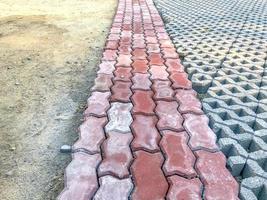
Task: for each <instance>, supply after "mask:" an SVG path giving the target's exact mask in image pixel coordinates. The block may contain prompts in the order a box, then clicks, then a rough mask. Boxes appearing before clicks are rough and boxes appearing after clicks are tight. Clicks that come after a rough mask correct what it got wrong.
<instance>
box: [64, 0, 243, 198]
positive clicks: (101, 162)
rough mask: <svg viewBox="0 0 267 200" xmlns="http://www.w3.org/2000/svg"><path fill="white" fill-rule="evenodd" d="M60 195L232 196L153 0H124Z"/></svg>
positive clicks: (213, 140) (230, 182)
mask: <svg viewBox="0 0 267 200" xmlns="http://www.w3.org/2000/svg"><path fill="white" fill-rule="evenodd" d="M97 74H98V75H97V78H96V79H95V85H94V87H93V88H92V95H91V96H90V98H89V99H88V108H87V109H86V111H85V118H86V119H85V122H84V123H83V124H82V125H81V127H80V139H79V140H78V141H77V142H76V143H75V144H74V146H73V148H74V149H76V153H73V160H72V162H71V163H70V164H69V166H68V167H67V169H66V180H65V189H64V191H63V192H62V193H61V194H60V196H59V199H60V200H83V199H84V200H85V199H86V200H88V199H99V200H113V199H114V200H121V199H136V200H158V199H171V200H172V199H179V200H189V199H192V200H197V199H203V198H204V199H210V200H215V199H221V200H226V199H227V200H234V199H237V198H238V197H237V195H238V184H237V182H236V181H235V180H234V178H233V177H232V176H231V174H230V173H229V172H228V170H227V169H226V167H225V165H226V160H225V157H224V155H223V154H222V153H221V152H219V150H218V147H217V145H216V137H215V134H214V133H213V132H212V130H211V129H210V128H209V126H208V118H207V117H206V116H205V115H204V114H203V112H202V110H201V103H200V102H199V100H198V99H197V98H196V93H195V92H194V91H193V90H192V88H191V82H190V81H189V80H188V79H187V74H186V73H185V72H184V69H183V66H182V65H181V64H180V61H179V57H178V55H177V53H176V51H175V48H174V46H173V44H172V42H171V40H170V38H169V36H168V34H167V33H166V31H165V29H164V26H163V22H162V20H161V17H160V16H159V14H158V11H157V10H156V8H155V7H154V4H153V1H152V0H120V1H119V5H118V10H117V13H116V15H115V18H114V22H113V25H112V28H111V30H110V34H109V36H108V40H107V43H106V47H105V51H104V53H103V58H102V63H101V64H100V66H99V71H98V73H97Z"/></svg>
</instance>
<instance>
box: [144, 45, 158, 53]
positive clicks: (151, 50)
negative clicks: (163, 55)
mask: <svg viewBox="0 0 267 200" xmlns="http://www.w3.org/2000/svg"><path fill="white" fill-rule="evenodd" d="M147 52H148V53H159V52H160V48H159V44H147Z"/></svg>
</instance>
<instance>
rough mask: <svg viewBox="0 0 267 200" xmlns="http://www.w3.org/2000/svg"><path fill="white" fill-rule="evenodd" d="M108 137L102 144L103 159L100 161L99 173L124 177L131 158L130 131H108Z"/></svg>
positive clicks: (127, 172) (127, 173)
mask: <svg viewBox="0 0 267 200" xmlns="http://www.w3.org/2000/svg"><path fill="white" fill-rule="evenodd" d="M107 135H108V138H107V140H105V141H104V143H103V145H102V152H103V161H102V162H101V164H100V166H99V168H98V173H99V175H106V174H110V175H114V176H116V177H118V178H124V177H127V176H128V175H129V171H128V168H129V165H130V162H131V160H132V154H131V150H130V142H131V140H132V134H131V133H127V134H125V133H119V132H109V133H107Z"/></svg>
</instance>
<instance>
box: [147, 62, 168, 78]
mask: <svg viewBox="0 0 267 200" xmlns="http://www.w3.org/2000/svg"><path fill="white" fill-rule="evenodd" d="M149 72H150V73H151V79H152V80H156V79H158V80H168V76H169V74H168V73H167V71H166V67H165V66H158V65H152V66H151V67H150V70H149Z"/></svg>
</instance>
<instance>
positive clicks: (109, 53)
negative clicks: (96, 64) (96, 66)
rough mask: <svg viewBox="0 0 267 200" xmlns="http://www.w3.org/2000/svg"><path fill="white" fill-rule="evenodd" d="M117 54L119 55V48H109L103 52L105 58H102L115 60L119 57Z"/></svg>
mask: <svg viewBox="0 0 267 200" xmlns="http://www.w3.org/2000/svg"><path fill="white" fill-rule="evenodd" d="M117 56H118V54H117V50H109V49H106V50H105V51H104V52H103V58H102V60H105V61H115V60H116V58H117Z"/></svg>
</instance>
